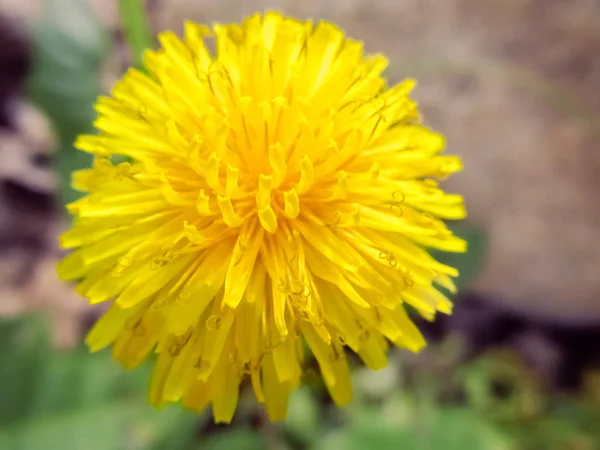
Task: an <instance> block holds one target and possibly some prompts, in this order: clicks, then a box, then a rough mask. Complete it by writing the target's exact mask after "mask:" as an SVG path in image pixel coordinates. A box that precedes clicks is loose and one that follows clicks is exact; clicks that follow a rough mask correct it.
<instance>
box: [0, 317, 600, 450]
mask: <svg viewBox="0 0 600 450" xmlns="http://www.w3.org/2000/svg"><path fill="white" fill-rule="evenodd" d="M47 331H48V330H47V329H46V326H45V322H44V321H43V320H41V319H40V318H38V317H33V318H31V317H30V318H22V319H19V320H3V321H0V449H1V450H38V449H42V448H43V449H46V450H53V449H61V450H79V449H86V450H119V449H134V450H135V449H139V450H144V449H147V450H162V449H169V450H194V449H203V450H260V449H281V450H284V449H289V450H294V449H311V450H326V449H344V450H368V449H372V448H377V449H380V450H387V449H389V450H394V449H402V450H429V449H431V450H438V449H444V450H455V449H456V450H480V449H485V450H593V449H596V448H597V444H598V443H600V430H598V427H597V424H598V419H599V418H600V402H598V401H597V398H596V400H595V401H593V400H591V398H592V396H590V395H585V394H584V395H581V396H570V397H567V396H559V395H557V394H553V393H551V392H550V391H548V390H546V389H545V388H544V387H543V386H542V385H541V384H540V383H539V380H538V379H537V377H536V375H535V374H534V373H532V372H530V371H529V370H528V369H527V368H526V367H525V366H524V365H523V363H522V362H521V361H520V360H519V359H518V358H516V357H515V355H514V354H512V353H510V352H492V353H489V354H486V355H483V356H481V357H478V358H476V359H475V360H473V361H472V362H468V363H465V362H464V361H461V360H460V359H459V358H457V359H455V360H454V361H449V360H448V353H449V346H448V343H443V344H441V345H438V346H434V347H432V348H431V349H430V350H429V357H430V358H433V360H435V361H437V362H439V361H444V360H446V362H445V364H441V365H440V364H438V365H437V366H435V367H432V366H431V365H428V364H416V365H415V364H412V363H411V364H404V365H403V362H404V361H405V359H406V356H407V354H406V353H404V352H401V351H392V352H391V354H390V366H389V367H388V368H386V369H384V370H383V371H380V372H371V371H370V370H369V369H367V368H364V367H361V366H360V365H358V366H356V367H354V369H353V374H354V375H353V378H354V386H355V387H354V390H355V400H354V402H353V403H352V404H350V405H349V406H347V407H345V408H341V409H340V408H336V407H334V406H333V405H331V404H330V403H329V402H327V401H324V399H325V397H324V396H323V395H322V394H323V392H322V390H321V389H320V388H318V387H316V388H314V387H312V388H311V387H308V386H302V387H301V388H300V389H298V390H297V391H296V392H295V393H294V394H293V395H292V398H291V403H290V407H289V412H288V414H289V416H288V419H287V420H286V421H285V422H283V423H281V424H269V423H267V422H266V421H265V419H264V412H263V410H262V407H261V406H260V405H256V403H255V401H254V400H253V399H252V394H251V392H250V390H248V389H243V393H242V397H241V403H240V407H239V410H238V414H237V415H236V418H235V420H234V423H233V424H232V425H231V426H227V427H212V428H211V427H206V425H207V424H208V423H209V421H210V420H211V418H210V414H209V412H206V413H204V414H201V415H198V414H194V413H191V412H188V411H185V410H183V409H182V408H180V407H178V406H176V405H173V406H171V407H168V408H166V409H164V410H162V411H160V412H159V411H156V410H154V409H153V408H152V407H150V406H149V405H148V404H147V401H146V395H147V387H148V376H149V365H148V366H144V367H143V368H141V369H137V370H134V371H132V372H126V371H124V370H123V369H121V367H119V365H117V364H116V363H114V362H113V361H112V360H111V358H110V354H109V352H101V353H99V354H94V355H91V354H88V353H87V351H86V350H85V349H82V348H78V349H74V350H70V351H58V350H55V349H53V348H52V346H51V345H50V343H49V339H48V333H47ZM456 354H457V355H458V353H456ZM499 386H500V387H501V389H499ZM257 418H258V419H259V420H258V422H257ZM201 427H204V431H201V432H199V430H201V429H202V428H201Z"/></svg>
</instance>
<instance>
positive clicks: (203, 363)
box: [194, 356, 210, 373]
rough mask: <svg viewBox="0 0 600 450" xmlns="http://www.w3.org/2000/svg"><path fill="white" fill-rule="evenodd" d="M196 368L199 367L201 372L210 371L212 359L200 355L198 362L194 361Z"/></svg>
mask: <svg viewBox="0 0 600 450" xmlns="http://www.w3.org/2000/svg"><path fill="white" fill-rule="evenodd" d="M194 368H196V369H198V370H199V371H200V373H205V372H208V370H209V369H210V361H207V360H205V359H203V358H202V356H199V357H198V359H197V360H196V362H195V363H194Z"/></svg>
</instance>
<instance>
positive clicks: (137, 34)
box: [119, 0, 153, 70]
mask: <svg viewBox="0 0 600 450" xmlns="http://www.w3.org/2000/svg"><path fill="white" fill-rule="evenodd" d="M119 11H120V15H121V23H122V25H123V29H124V31H125V37H126V39H127V42H128V43H129V47H130V49H131V53H132V56H133V61H134V63H135V65H136V67H137V68H138V69H140V70H144V59H143V56H144V51H145V50H147V49H149V48H152V47H153V38H152V34H151V32H150V25H149V23H148V18H147V17H146V10H145V9H144V6H143V5H142V1H141V0H119Z"/></svg>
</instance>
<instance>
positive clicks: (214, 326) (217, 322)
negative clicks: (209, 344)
mask: <svg viewBox="0 0 600 450" xmlns="http://www.w3.org/2000/svg"><path fill="white" fill-rule="evenodd" d="M206 328H207V329H208V330H209V331H217V330H219V329H220V328H221V318H220V317H219V316H210V317H209V318H208V319H207V320H206Z"/></svg>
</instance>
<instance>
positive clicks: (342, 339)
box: [337, 333, 346, 345]
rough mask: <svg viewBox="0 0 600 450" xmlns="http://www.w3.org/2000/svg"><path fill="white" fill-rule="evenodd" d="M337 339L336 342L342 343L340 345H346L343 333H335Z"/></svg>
mask: <svg viewBox="0 0 600 450" xmlns="http://www.w3.org/2000/svg"><path fill="white" fill-rule="evenodd" d="M337 340H338V342H339V343H340V344H342V345H346V339H345V338H344V335H343V334H341V333H339V334H338V335H337Z"/></svg>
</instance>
